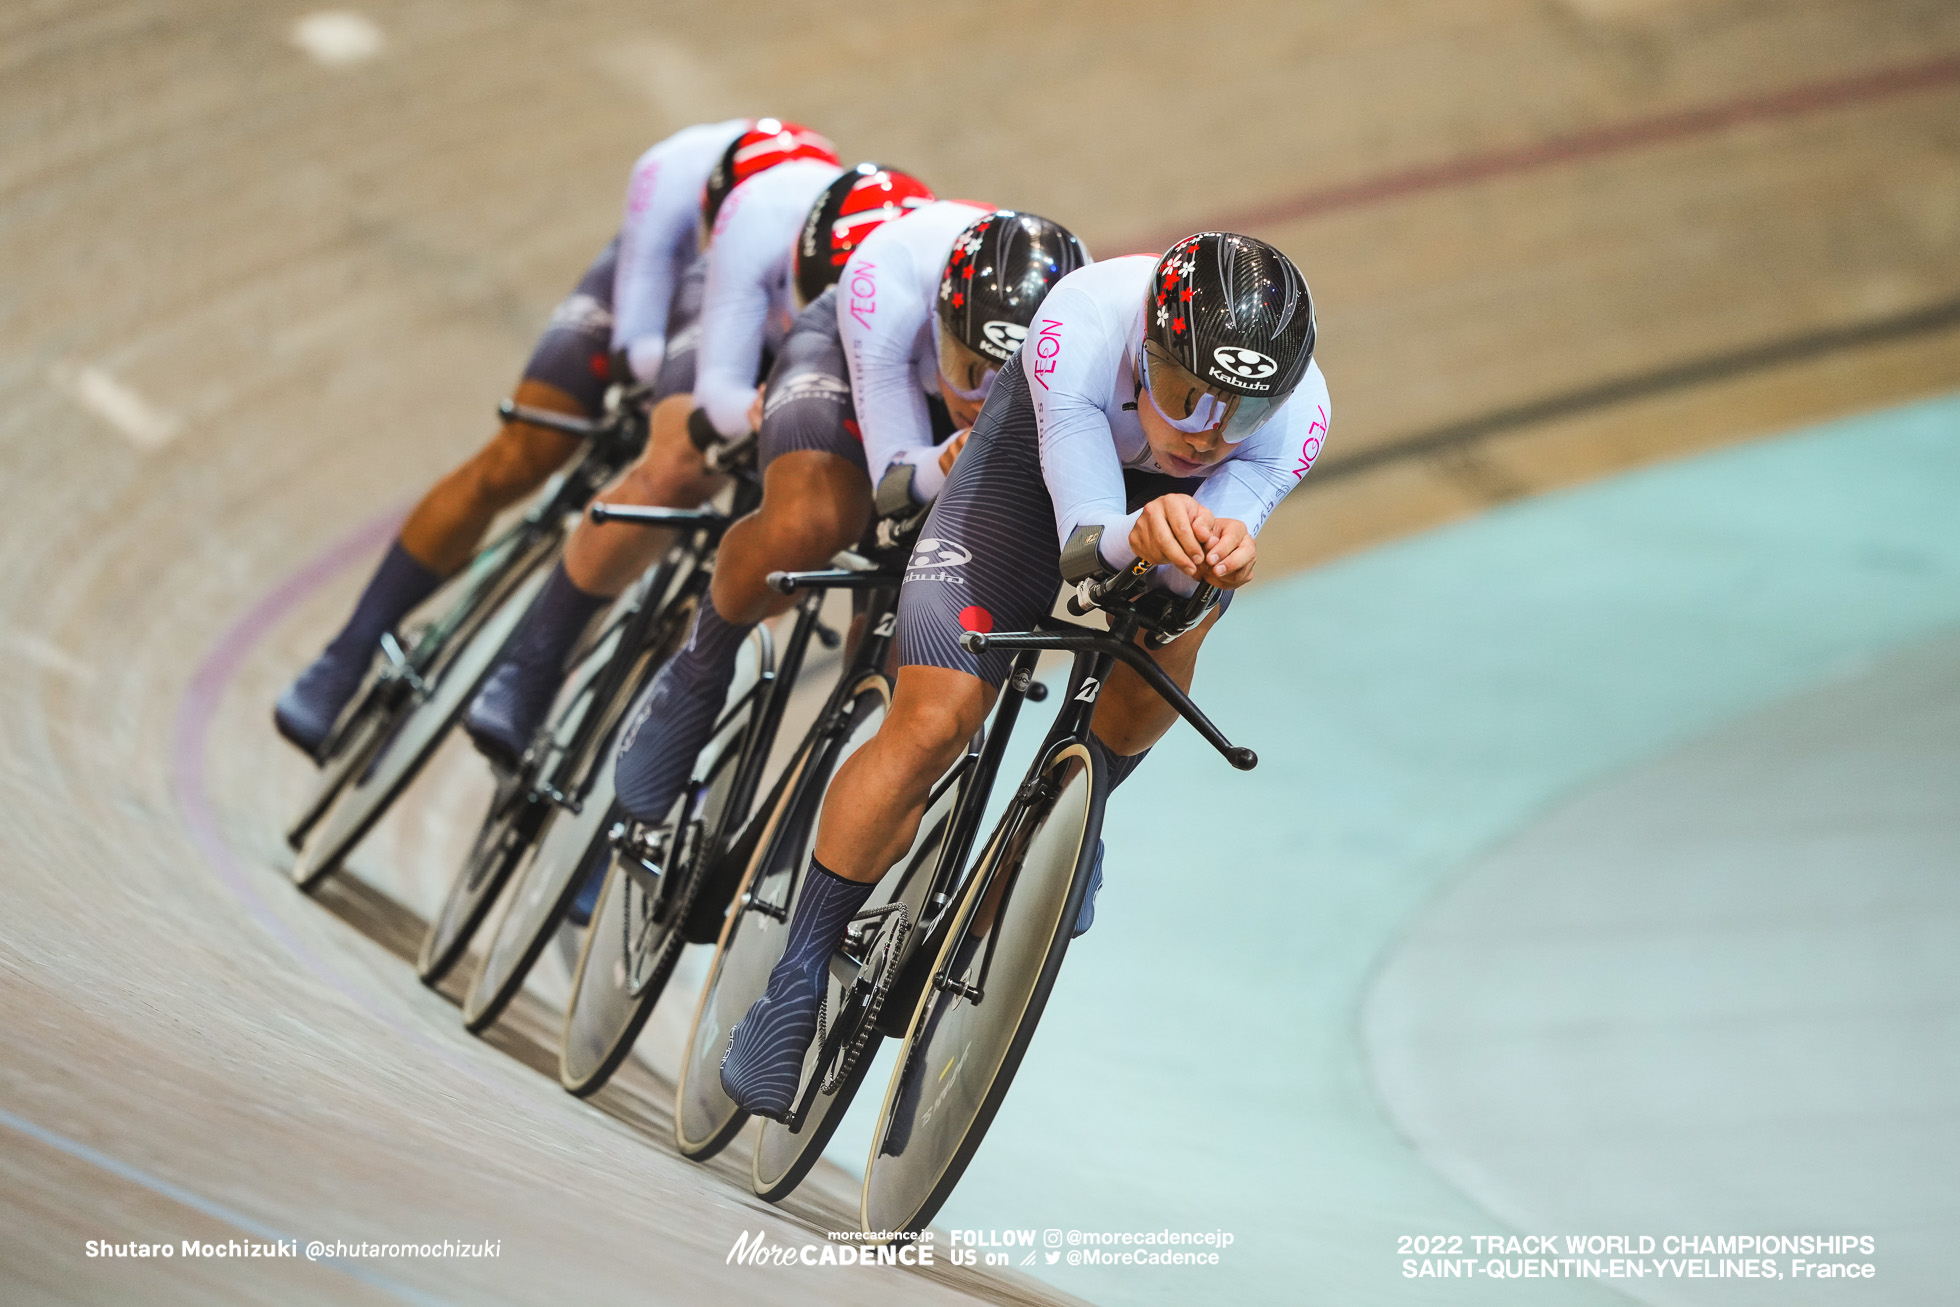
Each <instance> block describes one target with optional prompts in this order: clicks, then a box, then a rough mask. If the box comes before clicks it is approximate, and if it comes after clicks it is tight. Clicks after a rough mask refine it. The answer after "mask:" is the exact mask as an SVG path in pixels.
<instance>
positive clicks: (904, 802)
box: [816, 664, 998, 883]
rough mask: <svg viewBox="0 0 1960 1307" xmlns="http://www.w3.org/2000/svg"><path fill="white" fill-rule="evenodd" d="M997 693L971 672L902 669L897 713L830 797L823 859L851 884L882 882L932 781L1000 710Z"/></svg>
mask: <svg viewBox="0 0 1960 1307" xmlns="http://www.w3.org/2000/svg"><path fill="white" fill-rule="evenodd" d="M997 693H998V692H997V691H996V690H995V689H994V688H993V687H992V686H991V685H988V684H987V683H986V682H985V681H983V680H981V679H980V678H979V677H977V676H975V675H973V674H972V673H970V672H959V671H954V670H952V669H951V668H946V667H929V666H925V665H922V664H921V665H915V666H911V667H901V668H899V671H898V681H897V684H896V685H894V686H893V688H892V705H891V710H890V711H889V712H887V713H886V714H885V720H884V722H883V724H882V725H880V726H879V727H878V733H877V734H876V735H874V736H872V737H871V739H869V740H868V741H866V742H865V744H864V747H863V748H861V749H859V750H858V751H857V752H856V753H854V754H852V755H851V756H850V758H849V759H848V760H846V762H845V763H844V765H843V766H842V767H839V768H838V769H837V777H836V779H835V780H833V781H832V782H831V783H830V789H829V791H828V792H827V793H826V794H825V795H824V805H823V815H822V817H821V818H820V819H819V820H818V825H817V847H816V855H817V861H818V862H820V863H822V864H823V865H824V866H826V867H828V868H830V869H831V870H832V871H834V872H836V873H837V874H838V875H839V876H842V877H844V878H845V879H847V880H855V881H862V882H866V883H870V882H873V881H876V880H878V879H879V878H880V877H881V876H883V875H884V874H885V872H886V871H887V870H888V869H889V868H890V867H891V865H892V864H893V863H895V862H897V861H898V860H899V859H900V858H901V857H903V856H904V854H905V850H906V849H908V848H910V847H911V845H912V839H913V837H914V836H915V835H917V834H918V831H919V818H920V817H921V816H922V815H923V814H924V813H925V809H926V798H927V796H928V795H929V794H930V793H931V791H932V785H933V782H934V781H936V780H938V779H939V778H940V776H942V775H943V774H945V771H946V769H947V768H948V767H950V766H952V765H953V760H954V759H955V758H957V757H959V754H960V750H961V749H963V748H965V747H966V742H967V741H968V740H970V739H972V738H973V733H974V732H975V731H977V730H979V729H980V724H981V722H983V721H985V720H986V716H987V712H988V710H990V709H991V708H992V707H993V705H994V699H995V697H996V695H997Z"/></svg>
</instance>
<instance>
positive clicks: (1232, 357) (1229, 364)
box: [1211, 345, 1279, 381]
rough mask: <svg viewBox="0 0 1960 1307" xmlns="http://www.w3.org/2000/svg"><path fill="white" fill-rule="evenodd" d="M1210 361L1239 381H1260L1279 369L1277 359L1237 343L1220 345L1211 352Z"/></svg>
mask: <svg viewBox="0 0 1960 1307" xmlns="http://www.w3.org/2000/svg"><path fill="white" fill-rule="evenodd" d="M1211 357H1212V361H1213V362H1215V363H1217V364H1218V366H1219V367H1221V368H1224V369H1225V370H1226V371H1227V372H1229V373H1231V374H1232V375H1233V376H1235V377H1237V378H1238V379H1239V380H1241V381H1261V380H1264V379H1265V378H1267V377H1270V376H1272V375H1273V373H1275V372H1278V371H1279V363H1278V361H1277V360H1274V359H1271V358H1268V357H1267V356H1266V355H1264V354H1261V353H1260V352H1259V351H1258V350H1256V349H1246V348H1244V347H1242V346H1238V345H1220V346H1219V347H1218V348H1217V349H1215V350H1213V351H1212V352H1211Z"/></svg>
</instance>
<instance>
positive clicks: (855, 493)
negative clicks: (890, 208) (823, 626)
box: [614, 200, 1088, 823]
mask: <svg viewBox="0 0 1960 1307" xmlns="http://www.w3.org/2000/svg"><path fill="white" fill-rule="evenodd" d="M813 217H814V215H813ZM810 247H811V241H810V233H809V231H808V229H806V234H805V239H804V242H803V244H802V246H801V247H799V250H798V254H799V257H800V256H802V255H804V254H807V253H809V252H810ZM1086 262H1088V256H1087V254H1086V253H1085V252H1084V251H1083V249H1082V245H1081V243H1080V242H1079V241H1077V240H1076V238H1075V237H1074V235H1073V234H1071V233H1070V232H1069V231H1068V230H1067V229H1066V228H1064V227H1062V226H1060V225H1059V224H1057V223H1054V222H1051V221H1049V220H1048V219H1046V218H1041V217H1036V216H1035V215H1033V214H1025V213H1017V212H1014V211H1012V210H1006V209H1000V210H989V209H986V208H983V207H981V206H979V205H975V204H970V203H967V202H964V201H946V200H942V201H940V202H938V203H935V204H928V205H925V206H924V207H923V208H920V209H918V210H917V211H915V212H913V213H911V214H908V215H907V216H905V217H903V218H901V219H899V220H898V221H896V222H890V223H886V224H885V225H883V226H881V227H879V228H878V229H877V230H876V231H875V232H873V233H872V234H871V235H869V236H868V237H866V238H865V239H864V241H863V244H862V245H861V247H860V248H859V249H858V250H857V252H856V253H854V254H852V255H851V256H850V260H849V262H848V263H846V264H845V266H844V268H843V272H842V276H841V278H840V279H839V281H838V284H837V285H836V287H835V288H833V289H831V290H828V291H825V292H824V294H823V296H822V297H821V298H820V299H818V300H817V301H816V302H815V303H813V304H812V305H811V306H810V308H809V309H807V310H805V312H804V314H803V316H802V317H801V318H799V319H798V321H797V326H796V331H795V333H794V334H792V336H791V338H790V344H789V346H788V347H786V349H785V353H784V357H783V359H782V360H781V361H780V362H779V363H778V366H777V369H776V372H775V373H774V375H772V376H771V378H770V382H769V386H768V388H767V391H766V393H765V398H764V401H763V417H762V431H761V448H760V450H759V451H758V452H759V454H760V455H761V458H762V460H763V466H764V469H765V470H764V477H763V498H762V504H761V506H760V507H759V508H758V509H757V510H756V511H755V512H754V513H753V514H751V515H750V516H749V517H747V518H745V519H744V520H743V521H741V522H740V523H737V524H736V525H735V526H732V527H730V528H729V530H728V534H727V535H726V536H725V537H724V538H723V541H722V546H721V553H720V555H719V556H718V557H717V559H716V562H715V576H714V584H713V586H712V588H711V589H710V592H709V594H708V596H707V597H706V599H705V600H704V602H703V603H702V605H701V610H700V612H699V613H698V614H697V616H696V618H695V626H694V630H693V632H692V633H691V635H690V637H689V640H688V643H687V646H686V647H685V648H684V649H683V650H682V651H681V652H680V653H679V654H677V655H676V656H675V657H674V658H673V659H672V660H671V661H670V662H669V663H668V664H667V666H666V667H665V668H664V669H662V671H661V673H660V675H659V677H658V678H657V679H656V680H655V682H654V687H653V691H652V693H651V694H649V695H648V697H647V698H646V699H645V700H644V701H643V702H642V703H641V705H640V707H639V708H638V710H637V711H636V712H635V714H634V718H633V720H632V722H631V723H630V724H629V726H628V727H627V730H626V732H625V734H624V736H623V743H622V746H621V749H620V755H619V762H618V770H617V772H616V773H615V775H614V784H615V789H616V792H617V793H618V795H619V799H620V803H621V805H622V806H623V807H624V808H625V810H626V812H627V813H628V815H630V816H632V817H634V818H636V819H638V820H640V821H643V822H649V823H653V822H659V821H662V820H663V819H664V818H665V817H666V814H667V809H668V807H669V806H670V805H671V804H672V803H673V801H674V797H675V795H677V794H678V793H679V792H680V789H681V787H682V786H683V785H684V784H686V782H687V778H688V776H689V774H690V772H691V770H692V768H693V764H694V758H695V755H696V754H698V753H699V752H700V750H701V748H702V746H703V745H705V744H706V743H707V738H708V734H709V732H710V731H711V730H712V729H713V727H714V721H715V717H716V716H717V714H718V713H719V712H720V711H721V705H722V699H723V696H724V695H725V694H726V693H727V690H728V684H729V681H730V679H731V678H732V677H733V675H734V671H735V655H736V652H737V650H738V649H739V648H740V647H741V642H742V640H743V638H744V637H745V636H746V635H747V634H748V632H749V630H750V629H751V628H753V627H754V625H755V624H756V623H757V622H760V621H764V620H766V619H767V618H769V617H772V616H774V615H775V614H777V613H780V612H782V611H783V610H785V609H786V608H788V607H789V606H790V605H791V604H793V603H794V602H795V600H794V599H792V598H788V597H785V596H783V595H780V594H778V593H776V592H775V591H773V590H771V589H770V588H769V587H768V585H767V584H766V581H765V578H766V577H767V576H768V574H769V573H770V572H772V571H776V570H783V571H794V570H798V569H803V568H811V567H820V566H822V565H823V563H824V562H825V560H827V559H828V558H829V557H830V556H831V555H832V554H834V553H836V552H837V551H838V550H840V549H844V548H848V547H849V546H851V545H852V544H854V543H855V542H857V541H858V540H859V539H860V538H861V537H862V536H863V535H864V532H865V529H866V527H867V526H868V525H869V523H870V520H871V512H872V501H873V495H872V484H873V474H874V473H875V474H877V475H878V476H885V475H887V474H888V473H896V474H897V475H896V476H895V477H894V479H893V480H892V481H891V482H889V483H887V489H886V490H884V491H881V495H880V499H881V505H882V504H883V503H884V501H885V500H886V499H887V498H888V497H889V496H890V495H891V494H892V493H893V491H892V490H891V489H890V487H893V486H895V487H897V489H898V490H900V491H909V493H910V494H911V495H912V496H915V497H916V500H917V502H924V501H925V500H927V499H930V497H931V495H932V494H934V493H936V492H937V490H938V489H939V487H940V486H941V485H942V484H943V483H944V481H945V479H946V470H947V469H948V468H950V467H951V466H952V463H953V459H954V457H955V456H956V455H957V454H958V452H959V444H958V442H959V441H960V440H961V439H962V436H961V435H953V436H952V439H951V440H945V443H944V444H943V445H940V444H937V443H936V442H937V441H940V440H944V439H945V437H946V436H948V435H949V434H952V433H953V432H954V431H955V430H956V429H957V430H958V431H959V432H962V433H963V432H964V431H965V430H966V429H967V428H969V427H970V426H971V425H972V424H973V420H974V418H975V416H976V415H977V414H978V412H979V409H980V402H981V399H982V397H983V396H984V394H985V392H986V389H987V387H988V386H990V385H991V384H992V380H993V376H994V372H995V370H996V369H997V368H998V367H999V366H1000V365H1001V364H1002V363H1004V362H1005V361H1006V360H1007V359H1008V358H1009V357H1010V355H1011V354H1012V351H1013V347H1014V346H1015V345H1017V344H1019V341H1020V337H1021V336H1023V335H1025V334H1026V331H1027V327H1028V324H1029V323H1030V322H1031V321H1033V318H1034V314H1035V310H1036V307H1037V306H1038V305H1039V304H1040V302H1041V300H1042V297H1043V296H1044V295H1046V293H1047V291H1048V288H1049V287H1050V286H1052V285H1054V284H1055V283H1056V282H1058V281H1060V280H1061V278H1062V277H1063V276H1065V275H1067V274H1068V273H1070V272H1073V271H1074V270H1075V269H1076V268H1078V267H1081V266H1082V265H1083V264H1085V263H1086ZM935 306H936V310H937V311H935ZM792 360H793V361H792ZM897 502H898V503H899V504H900V505H901V506H902V505H903V504H904V503H905V502H906V501H905V499H902V498H901V499H899V500H898V501H897ZM884 506H887V507H889V505H884Z"/></svg>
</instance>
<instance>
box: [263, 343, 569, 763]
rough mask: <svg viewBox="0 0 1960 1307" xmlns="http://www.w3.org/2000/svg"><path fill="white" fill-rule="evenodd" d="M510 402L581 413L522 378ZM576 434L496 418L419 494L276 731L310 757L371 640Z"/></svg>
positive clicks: (280, 711) (284, 702) (360, 669)
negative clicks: (494, 427)
mask: <svg viewBox="0 0 1960 1307" xmlns="http://www.w3.org/2000/svg"><path fill="white" fill-rule="evenodd" d="M516 398H517V400H518V402H519V403H521V404H526V405H529V406H531V407H535V408H543V409H550V410H552V411H554V412H561V413H570V414H577V415H583V414H584V409H583V407H582V406H581V405H580V404H579V402H578V401H577V400H575V399H574V398H573V397H572V396H571V395H569V394H567V393H566V392H565V391H564V390H562V389H560V388H558V387H557V386H553V385H551V384H549V383H547V382H543V381H539V380H537V379H535V378H531V377H526V378H525V379H524V380H523V381H521V382H519V383H518V387H517V396H516ZM577 445H578V440H577V438H576V437H573V436H567V435H564V434H562V433H560V432H556V431H550V430H547V429H545V428H543V427H536V426H532V425H530V424H529V423H523V422H506V423H505V424H504V426H503V429H502V430H500V431H499V432H498V433H497V435H496V436H495V437H493V438H492V439H491V440H490V442H489V443H488V444H486V445H485V446H484V447H483V448H482V449H480V450H478V451H477V453H476V454H475V455H474V456H472V457H471V458H470V460H469V461H468V462H466V463H464V464H463V465H462V466H461V467H459V468H457V469H455V470H454V471H452V472H450V473H449V474H448V475H447V476H445V477H443V479H442V480H440V481H438V482H437V483H436V484H435V486H434V487H432V488H431V489H430V490H429V492H428V493H427V494H425V495H424V496H423V497H422V501H421V502H420V503H418V504H417V505H416V506H415V508H414V510H413V511H412V512H410V514H409V515H408V520H407V521H406V522H404V523H403V524H402V529H401V533H400V535H399V536H397V538H396V539H395V541H394V543H393V544H391V545H390V546H389V549H388V552H387V554H386V555H385V556H384V557H383V558H382V560H381V562H380V564H379V565H378V566H377V567H376V568H375V570H374V575H373V576H372V577H370V578H369V580H368V584H367V586H366V588H365V589H364V590H363V591H362V593H361V597H360V600H359V601H358V602H357V603H356V604H355V606H354V611H353V613H352V614H351V615H350V616H349V617H348V619H347V621H346V623H345V624H344V625H343V626H342V627H341V629H340V631H339V633H338V634H336V635H335V636H334V638H333V640H332V641H330V642H329V643H328V645H327V647H326V649H325V651H323V652H322V653H321V655H320V656H319V657H318V658H316V659H314V661H313V662H312V663H311V664H310V665H309V666H308V667H307V668H306V670H305V671H303V672H301V673H300V675H299V677H298V678H297V679H295V680H294V681H293V683H292V684H291V685H290V686H288V687H287V688H286V691H285V692H284V693H283V694H281V695H280V696H279V702H278V703H277V704H276V705H274V707H273V722H274V724H275V725H277V727H278V729H279V733H280V734H281V735H283V736H285V737H286V738H287V739H288V740H290V741H291V742H292V743H294V744H295V745H297V746H299V747H300V748H301V749H303V750H305V751H306V752H308V753H315V752H317V751H318V750H319V747H320V746H321V744H322V743H324V741H325V740H326V737H327V735H328V733H329V732H330V731H331V730H332V728H333V724H334V721H335V719H337V718H338V717H339V716H340V713H341V710H342V709H343V708H344V707H345V706H346V704H347V701H348V700H349V699H350V698H352V696H353V694H354V691H355V690H356V689H357V688H358V687H359V685H360V683H361V678H362V677H363V676H364V675H366V672H367V667H368V663H369V662H370V660H371V659H372V658H373V655H374V648H375V645H376V643H377V642H378V641H379V640H380V638H381V636H382V635H383V634H384V633H385V632H387V631H389V630H392V629H393V628H394V627H395V625H396V624H397V623H398V622H400V621H401V619H402V618H403V617H404V616H406V615H407V613H408V612H409V610H410V609H412V608H414V607H415V605H417V604H419V603H421V602H422V600H424V599H426V598H427V597H428V596H429V594H430V593H431V592H432V591H433V590H434V589H435V588H436V586H437V585H438V584H440V583H441V581H442V579H443V578H444V577H446V576H448V575H449V574H450V573H452V572H454V571H456V570H457V569H458V568H459V567H461V566H462V565H463V563H464V562H466V561H467V560H468V559H469V556H470V555H471V554H472V553H474V552H475V550H476V547H477V544H478V542H479V541H480V540H481V538H482V536H483V532H484V529H485V528H486V527H487V526H489V524H490V520H491V519H492V518H493V517H495V516H496V515H497V513H498V512H499V511H500V510H502V509H504V508H507V507H509V506H510V505H511V504H514V503H516V502H517V501H518V500H519V499H521V498H523V497H524V496H525V495H527V494H529V493H530V492H531V491H533V490H535V489H536V488H537V487H538V486H539V485H541V484H543V483H544V481H545V479H546V478H547V477H549V476H550V475H551V473H552V471H553V470H554V469H556V468H557V467H558V466H559V465H560V464H561V463H563V462H564V461H565V460H566V459H567V458H569V457H570V456H571V454H572V452H573V450H574V449H576V448H577Z"/></svg>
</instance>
